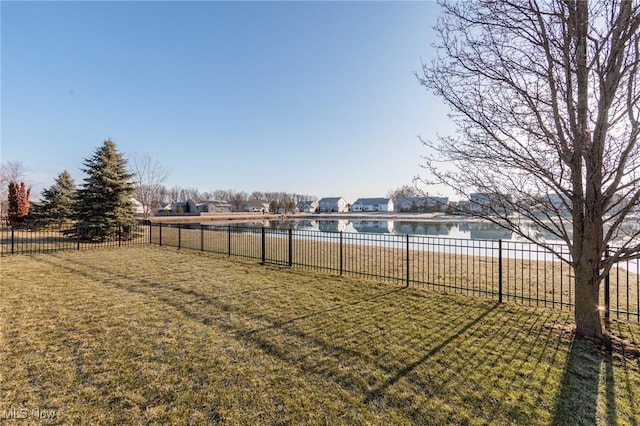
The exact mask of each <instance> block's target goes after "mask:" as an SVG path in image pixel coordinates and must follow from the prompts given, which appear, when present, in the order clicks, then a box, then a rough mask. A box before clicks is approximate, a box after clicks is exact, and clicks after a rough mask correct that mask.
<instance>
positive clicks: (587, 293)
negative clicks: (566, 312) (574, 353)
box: [574, 262, 602, 339]
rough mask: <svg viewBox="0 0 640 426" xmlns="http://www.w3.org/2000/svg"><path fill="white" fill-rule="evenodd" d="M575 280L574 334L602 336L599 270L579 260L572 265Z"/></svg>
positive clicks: (598, 337)
mask: <svg viewBox="0 0 640 426" xmlns="http://www.w3.org/2000/svg"><path fill="white" fill-rule="evenodd" d="M574 271H575V280H576V301H575V302H576V306H575V317H576V334H578V335H579V336H583V337H593V338H597V339H601V338H602V322H601V319H600V310H599V304H600V303H599V299H600V279H599V273H598V272H599V271H594V270H593V266H592V265H591V262H579V263H578V264H576V265H575V267H574Z"/></svg>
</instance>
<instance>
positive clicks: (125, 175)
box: [68, 139, 135, 241]
mask: <svg viewBox="0 0 640 426" xmlns="http://www.w3.org/2000/svg"><path fill="white" fill-rule="evenodd" d="M84 166H85V168H84V169H82V171H83V172H85V173H86V174H87V177H86V178H85V179H84V183H83V184H82V187H81V188H80V189H78V192H77V195H78V196H77V200H78V201H77V204H76V213H75V215H74V218H75V219H76V220H77V221H78V223H77V226H76V227H75V229H72V230H69V232H68V234H76V233H77V234H78V235H76V236H78V237H79V238H80V239H82V240H85V241H113V240H116V239H117V238H118V234H119V233H121V234H120V235H121V237H122V238H123V239H130V238H133V236H134V225H135V213H134V206H133V202H132V201H131V197H132V195H133V192H134V191H135V186H134V183H133V182H132V180H131V179H132V177H133V175H132V174H131V173H129V172H128V171H127V161H126V160H125V158H124V157H123V155H122V154H121V153H119V152H118V150H117V149H116V144H115V143H114V142H113V141H112V140H111V139H106V140H105V141H104V142H103V144H102V146H101V147H99V148H98V149H97V150H96V152H95V154H94V155H93V156H92V157H91V158H88V159H86V160H85V161H84Z"/></svg>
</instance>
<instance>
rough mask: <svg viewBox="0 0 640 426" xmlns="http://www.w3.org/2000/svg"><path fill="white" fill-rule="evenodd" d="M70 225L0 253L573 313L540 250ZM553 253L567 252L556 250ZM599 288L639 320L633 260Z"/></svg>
mask: <svg viewBox="0 0 640 426" xmlns="http://www.w3.org/2000/svg"><path fill="white" fill-rule="evenodd" d="M72 226H78V225H73V224H61V225H57V226H50V227H47V228H44V229H33V230H30V229H12V228H9V227H6V226H3V227H0V255H8V254H20V253H38V252H50V251H59V250H82V249H88V248H97V247H123V246H134V245H148V244H157V245H164V246H171V247H178V248H185V249H193V250H200V251H206V252H213V253H220V254H223V255H226V256H234V257H244V258H247V259H256V260H259V261H260V262H262V263H265V264H278V265H286V266H295V267H299V268H306V269H314V270H321V271H325V272H328V273H335V274H336V275H344V276H358V277H369V278H376V279H381V280H391V281H395V282H400V283H403V284H405V285H407V286H410V285H413V286H423V287H429V288H432V289H436V290H439V291H443V292H449V293H459V294H466V295H470V296H475V297H484V298H490V299H493V300H498V301H500V302H502V301H514V302H518V303H521V304H525V305H530V306H546V307H552V308H560V309H568V308H571V307H572V306H574V294H573V286H574V277H573V275H572V270H571V268H570V267H569V266H568V265H567V264H566V263H564V262H560V261H559V260H557V258H555V257H554V256H553V255H551V254H550V253H549V252H548V251H547V250H546V249H544V248H542V247H540V246H538V245H536V244H532V243H526V242H517V241H505V240H467V239H455V238H440V237H428V236H419V235H397V234H365V233H362V234H361V233H348V232H323V231H315V230H298V229H277V228H265V227H256V226H249V225H243V224H237V225H226V226H220V225H193V224H159V223H153V224H151V225H144V224H138V225H137V227H136V230H135V237H133V238H128V237H124V235H125V234H124V233H122V232H117V233H116V234H114V235H113V237H112V238H111V239H110V241H106V242H85V241H83V240H82V239H81V238H78V237H74V236H66V235H65V233H64V232H63V231H65V230H68V229H70V227H72ZM75 234H76V235H80V234H81V232H76V233H75ZM554 248H555V250H557V251H558V252H564V251H565V250H566V248H565V247H564V246H562V245H558V246H556V247H554ZM601 287H602V295H601V300H602V309H603V310H604V309H605V307H608V308H609V309H608V310H607V311H606V314H607V315H609V316H614V317H616V318H621V319H625V320H630V321H637V322H640V261H637V260H636V261H627V262H622V263H620V264H618V265H616V266H615V267H614V268H612V269H611V272H610V273H609V276H608V277H607V279H606V280H605V283H604V285H602V286H601Z"/></svg>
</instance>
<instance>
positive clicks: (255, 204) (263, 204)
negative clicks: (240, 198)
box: [240, 200, 269, 213]
mask: <svg viewBox="0 0 640 426" xmlns="http://www.w3.org/2000/svg"><path fill="white" fill-rule="evenodd" d="M240 210H241V211H243V212H249V213H256V212H260V213H269V202H268V201H265V200H249V201H245V202H244V203H243V204H242V206H240Z"/></svg>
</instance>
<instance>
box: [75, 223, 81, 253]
mask: <svg viewBox="0 0 640 426" xmlns="http://www.w3.org/2000/svg"><path fill="white" fill-rule="evenodd" d="M76 242H77V244H78V251H80V223H79V222H78V223H76Z"/></svg>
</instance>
